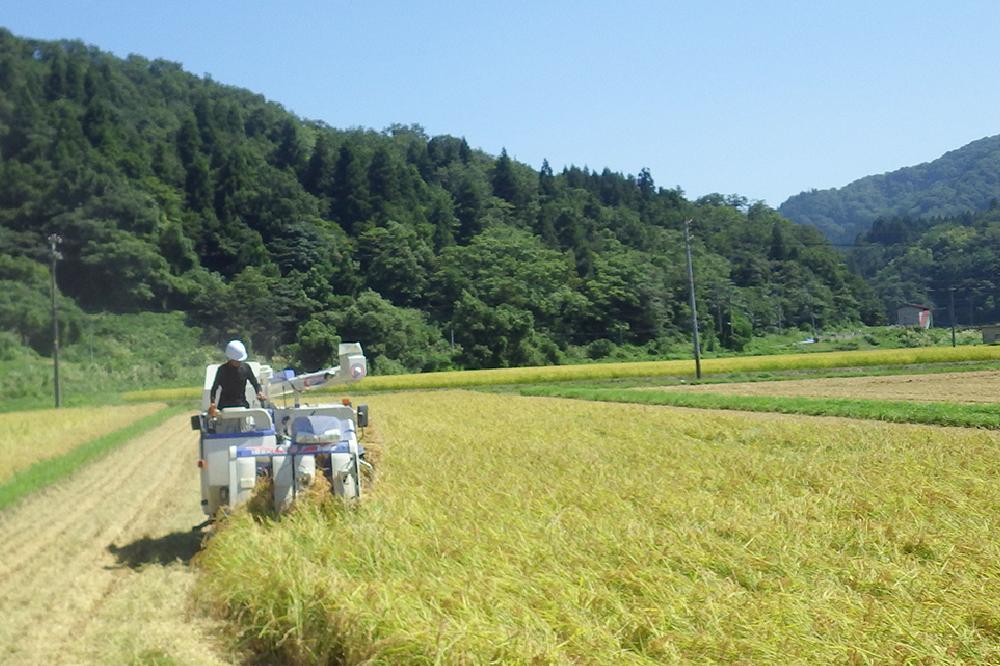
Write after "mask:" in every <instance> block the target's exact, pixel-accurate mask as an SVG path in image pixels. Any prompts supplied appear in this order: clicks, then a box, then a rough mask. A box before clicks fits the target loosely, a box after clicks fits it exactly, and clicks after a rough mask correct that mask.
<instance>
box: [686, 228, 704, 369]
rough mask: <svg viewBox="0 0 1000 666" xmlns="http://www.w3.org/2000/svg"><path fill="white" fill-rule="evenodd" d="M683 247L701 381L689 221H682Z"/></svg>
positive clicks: (692, 327)
mask: <svg viewBox="0 0 1000 666" xmlns="http://www.w3.org/2000/svg"><path fill="white" fill-rule="evenodd" d="M684 246H685V247H686V248H687V259H688V283H689V284H690V287H691V332H692V337H693V339H694V371H695V377H697V378H698V379H701V344H700V343H699V341H698V304H697V303H696V302H695V298H694V264H693V263H692V262H691V220H685V221H684Z"/></svg>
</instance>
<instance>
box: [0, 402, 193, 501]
mask: <svg viewBox="0 0 1000 666" xmlns="http://www.w3.org/2000/svg"><path fill="white" fill-rule="evenodd" d="M184 411H189V408H188V406H187V405H178V404H174V405H165V406H164V407H163V408H162V409H160V410H158V411H155V412H153V413H152V414H147V415H146V416H143V417H142V418H140V419H138V420H136V421H133V422H132V423H130V424H128V425H127V426H125V427H124V428H119V429H118V430H115V431H113V432H110V433H108V434H106V435H102V436H100V437H97V438H96V439H92V440H90V441H88V442H84V443H83V444H80V445H79V446H77V447H76V448H74V449H72V450H70V451H68V452H66V453H64V454H63V455H61V456H56V457H55V458H48V459H46V460H39V461H38V462H36V463H34V464H32V465H31V466H30V467H27V468H25V469H23V470H21V471H19V472H15V473H14V476H12V477H11V478H10V479H9V480H7V481H5V482H4V483H2V484H0V511H3V510H4V509H7V508H8V507H10V506H13V505H14V504H16V503H17V502H18V501H20V500H21V499H23V498H25V497H27V496H28V495H30V494H32V493H34V492H36V491H38V490H41V489H42V488H45V487H46V486H49V485H52V484H53V483H56V482H57V481H61V480H62V479H65V478H66V477H68V476H70V475H71V474H73V473H74V472H76V471H77V470H78V469H80V468H82V467H84V466H85V465H88V464H89V463H91V462H94V461H95V460H97V459H98V458H100V457H102V456H103V455H105V454H107V453H110V452H111V451H112V450H113V449H115V448H117V447H119V446H121V445H122V444H124V443H125V442H127V441H129V440H130V439H133V438H134V437H138V436H139V435H141V434H143V433H145V432H147V431H149V430H152V429H153V428H155V427H156V426H158V425H160V424H162V423H163V422H165V421H166V420H167V419H168V418H170V417H171V416H175V415H176V414H180V413H181V412H184Z"/></svg>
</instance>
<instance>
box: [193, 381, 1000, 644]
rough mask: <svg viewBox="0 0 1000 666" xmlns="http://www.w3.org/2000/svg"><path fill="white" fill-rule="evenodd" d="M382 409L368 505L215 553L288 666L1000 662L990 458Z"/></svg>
mask: <svg viewBox="0 0 1000 666" xmlns="http://www.w3.org/2000/svg"><path fill="white" fill-rule="evenodd" d="M369 402H370V404H371V406H372V414H373V419H374V420H375V422H377V423H378V427H379V430H380V432H381V435H382V438H383V440H384V444H385V456H384V461H383V464H382V469H381V471H380V475H379V478H380V485H379V487H378V489H377V491H376V493H375V495H373V496H371V497H370V498H369V499H367V500H366V501H365V502H364V503H362V504H361V505H360V506H359V507H356V508H354V509H350V510H348V508H347V507H344V506H341V505H339V504H337V503H336V502H330V503H328V504H326V505H321V506H301V507H300V508H299V510H297V511H296V512H295V513H294V514H293V515H291V516H288V517H286V518H285V519H283V520H282V521H281V522H280V523H273V522H264V523H257V522H255V521H253V520H252V519H250V518H248V517H247V516H245V515H244V516H238V517H236V518H235V519H234V520H233V521H232V522H231V523H230V524H229V525H228V526H227V528H226V529H223V530H222V531H221V533H220V534H218V535H217V536H216V537H215V538H214V539H213V540H212V542H211V543H210V544H209V546H208V549H207V551H206V552H205V553H204V554H203V559H202V564H203V565H204V567H205V570H206V574H205V579H204V583H205V589H206V592H207V593H208V594H210V595H211V597H212V598H214V599H215V600H216V601H217V602H218V603H219V604H220V606H221V607H222V608H223V609H225V610H226V611H227V612H228V614H229V616H230V617H231V618H232V620H233V621H234V623H235V624H236V626H237V629H238V630H239V631H241V632H242V633H243V635H244V637H245V638H246V639H247V641H248V644H250V645H252V646H254V647H255V649H256V650H258V651H260V652H262V653H266V654H268V655H269V657H268V658H270V659H272V660H274V661H278V662H283V663H305V662H309V663H313V662H317V661H318V662H320V663H327V662H328V661H338V660H341V659H343V660H344V661H346V662H347V663H357V662H360V661H363V660H371V661H370V662H366V663H393V664H406V663H436V662H449V663H485V662H490V661H494V662H502V663H531V662H536V663H576V662H581V663H609V664H610V663H615V664H661V663H690V662H706V661H712V662H723V663H733V662H744V663H792V662H795V663H803V662H808V663H843V662H881V663H885V662H893V663H897V662H919V661H927V662H939V661H978V662H996V661H998V660H1000V643H998V642H997V640H996V637H997V631H998V628H1000V612H998V611H997V608H996V605H995V603H994V600H995V599H996V598H997V597H998V595H1000V537H998V534H1000V530H998V529H997V528H998V527H1000V524H998V517H997V514H996V510H995V507H996V506H998V503H1000V484H998V483H997V477H998V475H1000V455H998V454H1000V435H998V434H997V433H992V432H986V431H974V430H958V429H942V428H927V427H919V426H892V425H887V424H880V423H873V422H859V421H851V420H845V419H829V418H794V417H792V418H790V417H785V416H781V417H779V416H775V415H771V414H761V415H750V414H734V413H725V412H712V413H709V412H705V411H694V410H683V409H672V408H662V407H648V406H640V405H619V404H599V403H589V402H581V401H567V400H557V399H537V398H532V399H525V398H517V397H514V398H511V397H502V396H498V395H492V394H477V393H469V392H457V391H456V392H436V393H428V394H417V393H409V394H401V395H382V396H372V397H371V398H370V400H369ZM265 570H266V571H269V572H272V573H271V574H270V575H268V576H261V575H259V572H260V571H265Z"/></svg>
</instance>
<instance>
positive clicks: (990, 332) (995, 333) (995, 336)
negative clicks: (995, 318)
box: [983, 324, 1000, 345]
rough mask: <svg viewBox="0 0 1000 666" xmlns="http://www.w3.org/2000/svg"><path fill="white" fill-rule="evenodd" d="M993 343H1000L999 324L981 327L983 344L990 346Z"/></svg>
mask: <svg viewBox="0 0 1000 666" xmlns="http://www.w3.org/2000/svg"><path fill="white" fill-rule="evenodd" d="M994 342H1000V324H987V325H986V326H983V344H987V345H991V344H993V343H994Z"/></svg>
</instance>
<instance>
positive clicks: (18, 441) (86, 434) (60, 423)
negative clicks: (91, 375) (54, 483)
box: [0, 403, 164, 484]
mask: <svg viewBox="0 0 1000 666" xmlns="http://www.w3.org/2000/svg"><path fill="white" fill-rule="evenodd" d="M163 407H164V405H163V404H161V403H144V404H136V405H122V406H116V407H106V406H105V407H71V408H65V409H40V410H31V411H23V412H8V413H4V414H0V484H3V483H4V482H5V481H8V480H10V479H11V478H12V477H13V476H14V475H15V474H17V473H18V472H20V471H22V470H24V469H26V468H28V467H30V466H31V465H33V464H35V463H36V462H39V461H42V460H49V459H52V458H55V457H58V456H61V455H63V454H65V453H68V452H69V451H72V450H73V449H75V448H76V447H78V446H80V445H81V444H84V443H85V442H89V441H92V440H94V439H97V438H99V437H102V436H104V435H107V434H108V433H111V432H114V431H115V430H119V429H121V428H124V427H125V426H127V425H129V424H130V423H134V422H135V421H138V420H139V419H141V418H142V417H144V416H148V415H150V414H152V413H154V412H157V411H159V410H161V409H163Z"/></svg>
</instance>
